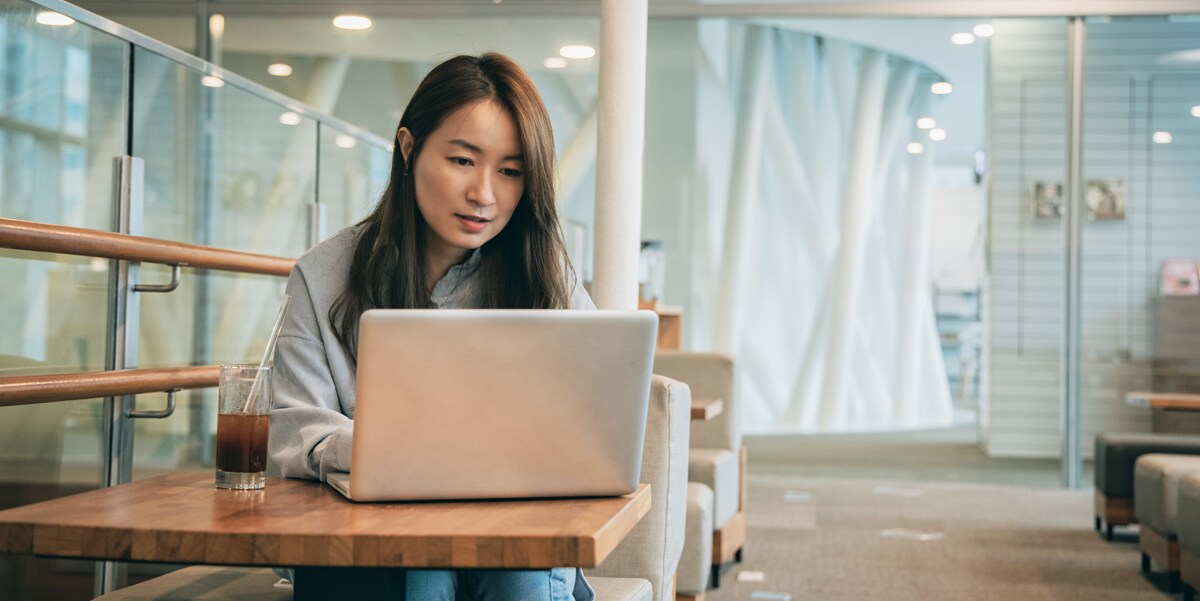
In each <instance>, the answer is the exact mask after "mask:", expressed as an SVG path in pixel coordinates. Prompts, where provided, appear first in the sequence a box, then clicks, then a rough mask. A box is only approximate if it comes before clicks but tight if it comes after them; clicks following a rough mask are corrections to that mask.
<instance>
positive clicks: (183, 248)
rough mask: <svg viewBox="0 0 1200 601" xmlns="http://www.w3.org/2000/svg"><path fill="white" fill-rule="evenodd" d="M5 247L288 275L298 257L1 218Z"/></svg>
mask: <svg viewBox="0 0 1200 601" xmlns="http://www.w3.org/2000/svg"><path fill="white" fill-rule="evenodd" d="M0 248H12V249H16V250H31V251H36V252H48V253H63V254H68V255H80V256H84V257H103V258H106V259H123V260H126V261H143V262H146V263H161V264H163V265H185V266H188V267H195V268H200V269H218V270H222V271H235V272H239V273H260V274H264V275H276V276H283V277H287V275H288V273H290V272H291V271H292V265H294V264H295V263H296V260H295V259H289V258H287V257H275V256H271V255H260V254H255V253H247V252H241V251H236V250H225V249H221V248H213V247H211V246H202V245H199V244H185V243H182V242H171V241H169V240H160V239H158V238H147V237H144V236H131V235H129V234H116V233H113V232H102V231H100V230H93V229H87V228H79V227H68V226H65V225H50V224H48V223H37V222H33V221H21V220H19V219H6V218H0Z"/></svg>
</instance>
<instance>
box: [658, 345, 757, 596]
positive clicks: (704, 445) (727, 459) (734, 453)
mask: <svg viewBox="0 0 1200 601" xmlns="http://www.w3.org/2000/svg"><path fill="white" fill-rule="evenodd" d="M654 373H656V374H660V375H663V376H667V377H670V378H674V379H676V380H679V381H681V382H684V383H686V384H687V385H688V387H689V388H691V391H692V397H694V398H697V399H701V398H705V399H721V400H722V401H723V402H724V409H723V410H722V411H721V414H720V415H717V416H716V417H714V418H712V419H710V420H705V421H693V422H692V426H691V432H692V437H691V448H690V450H689V451H688V480H689V481H691V482H698V483H701V484H704V485H706V486H708V487H709V488H710V489H712V491H713V511H712V513H713V540H712V547H711V548H712V571H711V577H712V586H713V587H716V586H719V585H720V577H721V570H722V567H723V566H728V565H729V564H730V563H731V562H733V561H735V560H736V561H740V560H741V555H742V547H743V546H744V545H745V542H746V512H745V501H744V499H745V484H746V483H745V449H744V448H743V447H742V431H741V420H740V419H739V416H738V411H739V408H738V406H737V403H736V399H735V398H734V388H735V381H734V377H735V376H734V366H733V358H732V357H730V356H728V355H724V354H720V353H692V352H686V351H673V350H659V351H657V352H656V353H655V355H654ZM684 552H685V553H689V554H690V553H691V552H692V545H691V544H689V543H686V542H685V551H684Z"/></svg>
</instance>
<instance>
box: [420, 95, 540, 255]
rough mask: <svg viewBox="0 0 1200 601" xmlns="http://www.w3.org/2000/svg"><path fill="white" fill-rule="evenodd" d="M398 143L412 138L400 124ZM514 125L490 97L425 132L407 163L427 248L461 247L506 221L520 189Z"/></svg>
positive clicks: (476, 241) (445, 251)
mask: <svg viewBox="0 0 1200 601" xmlns="http://www.w3.org/2000/svg"><path fill="white" fill-rule="evenodd" d="M398 142H399V148H400V149H401V151H402V152H403V153H404V155H405V156H406V157H407V156H410V155H411V152H412V145H413V139H412V135H411V133H409V132H408V130H407V129H403V128H402V129H401V130H400V134H399V138H398ZM524 167H525V165H524V162H523V160H522V155H521V142H520V137H519V136H518V134H517V125H516V123H515V122H514V121H513V118H512V117H511V116H510V115H509V113H508V111H506V110H504V108H502V107H500V106H499V105H497V104H496V103H494V102H492V101H487V100H485V101H480V102H476V103H474V104H469V105H466V106H464V107H462V108H460V109H458V110H457V111H454V112H453V113H450V115H449V116H447V117H446V119H445V120H444V121H442V124H441V125H440V126H439V127H438V128H437V129H436V130H434V131H433V133H431V134H429V137H428V139H426V141H425V145H424V147H422V149H421V154H420V156H418V157H417V159H416V164H415V165H413V167H412V171H413V177H414V178H415V186H416V193H417V208H418V209H419V210H420V211H421V216H422V217H424V218H425V223H426V224H427V225H428V227H429V231H428V232H427V233H429V234H431V235H430V236H429V237H428V238H427V243H428V247H427V252H430V253H436V254H439V255H445V254H449V253H452V252H458V253H464V252H466V251H469V250H473V249H476V248H479V247H480V246H483V245H484V244H485V243H486V242H487V241H489V240H491V239H492V238H494V237H496V234H499V233H500V230H503V229H504V226H505V225H507V224H508V221H509V219H511V218H512V214H513V211H515V210H516V208H517V202H518V201H520V199H521V194H522V192H524V190H525V174H524Z"/></svg>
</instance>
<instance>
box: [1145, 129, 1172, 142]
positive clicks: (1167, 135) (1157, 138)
mask: <svg viewBox="0 0 1200 601" xmlns="http://www.w3.org/2000/svg"><path fill="white" fill-rule="evenodd" d="M1150 139H1151V140H1154V143H1155V144H1170V143H1171V140H1172V139H1173V138H1172V137H1171V132H1169V131H1156V132H1154V135H1153V136H1151V137H1150Z"/></svg>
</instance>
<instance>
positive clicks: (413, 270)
mask: <svg viewBox="0 0 1200 601" xmlns="http://www.w3.org/2000/svg"><path fill="white" fill-rule="evenodd" d="M564 248H565V247H564V244H563V239H562V232H561V230H560V229H559V225H558V217H557V215H556V212H555V199H554V139H553V134H552V132H551V129H550V118H549V116H548V115H547V113H546V108H545V106H544V105H543V104H542V100H541V97H540V96H539V95H538V92H537V89H536V88H535V87H534V85H533V81H532V80H531V79H530V78H529V75H528V74H526V73H525V72H524V71H523V70H522V69H521V68H520V67H519V66H518V65H517V64H516V63H514V62H513V61H511V60H510V59H508V58H507V57H505V56H502V55H499V54H494V53H489V54H484V55H482V56H479V57H471V56H458V57H455V58H452V59H450V60H448V61H446V62H444V63H442V64H441V65H438V66H437V67H436V68H434V70H433V71H432V72H430V73H429V75H428V76H426V77H425V79H424V81H422V82H421V85H420V86H418V87H417V90H416V92H415V93H414V94H413V97H412V100H411V101H410V102H409V105H408V107H407V108H406V109H405V111H404V116H403V117H401V119H400V125H399V127H398V128H397V131H396V148H395V152H394V153H393V156H392V172H391V180H390V182H389V183H388V186H387V188H386V189H385V191H384V193H383V197H382V199H381V200H380V202H379V206H378V207H376V208H375V211H374V212H372V213H371V215H370V216H368V217H367V218H366V219H364V220H363V221H362V222H361V223H359V224H357V225H355V226H352V227H349V228H347V229H345V230H343V231H341V232H339V233H338V234H336V235H334V236H333V237H332V238H330V239H329V240H327V241H325V242H323V243H321V244H320V245H318V246H316V247H314V248H313V249H312V250H310V251H309V252H308V253H305V255H304V256H303V257H301V258H300V260H299V261H298V262H297V263H296V266H295V268H293V269H292V274H291V277H290V278H289V279H288V286H287V291H288V294H290V295H291V298H292V301H291V305H290V307H289V309H288V312H287V317H286V319H285V322H284V326H283V329H282V330H281V332H280V336H279V341H278V346H277V348H276V355H275V375H274V379H273V383H274V386H275V399H274V405H273V408H272V410H271V439H270V454H271V458H272V460H273V461H274V462H275V463H276V464H278V465H279V466H280V468H281V470H282V472H283V475H284V476H288V477H296V478H317V479H320V480H322V481H324V480H325V478H326V475H327V474H329V473H330V472H344V471H349V469H350V449H351V438H352V436H353V421H352V420H353V418H354V385H355V363H356V358H355V350H356V343H357V329H358V319H359V316H360V315H362V313H363V311H366V310H367V309H371V308H533V309H556V308H574V309H594V308H595V306H594V305H593V304H592V301H591V299H590V298H589V297H588V295H587V293H586V292H585V291H584V290H583V287H582V286H577V285H576V282H575V278H574V276H573V274H572V273H571V271H570V263H569V261H568V260H567V256H566V252H565V250H564ZM406 583H407V584H406V586H407V592H408V598H410V599H443V598H445V599H453V598H454V597H455V593H456V591H458V592H460V593H469V595H470V596H473V597H474V598H480V599H482V598H488V599H492V598H498V599H555V600H558V599H571V598H573V597H574V598H578V599H590V598H592V592H591V588H590V587H589V586H588V585H587V583H586V582H585V581H584V579H583V574H582V573H581V572H579V571H578V570H576V569H573V568H556V569H554V570H550V571H549V572H547V571H538V570H530V571H506V570H496V571H461V572H457V573H456V572H454V571H445V570H442V571H436V570H418V571H410V572H409V573H408V574H407V577H406Z"/></svg>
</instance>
